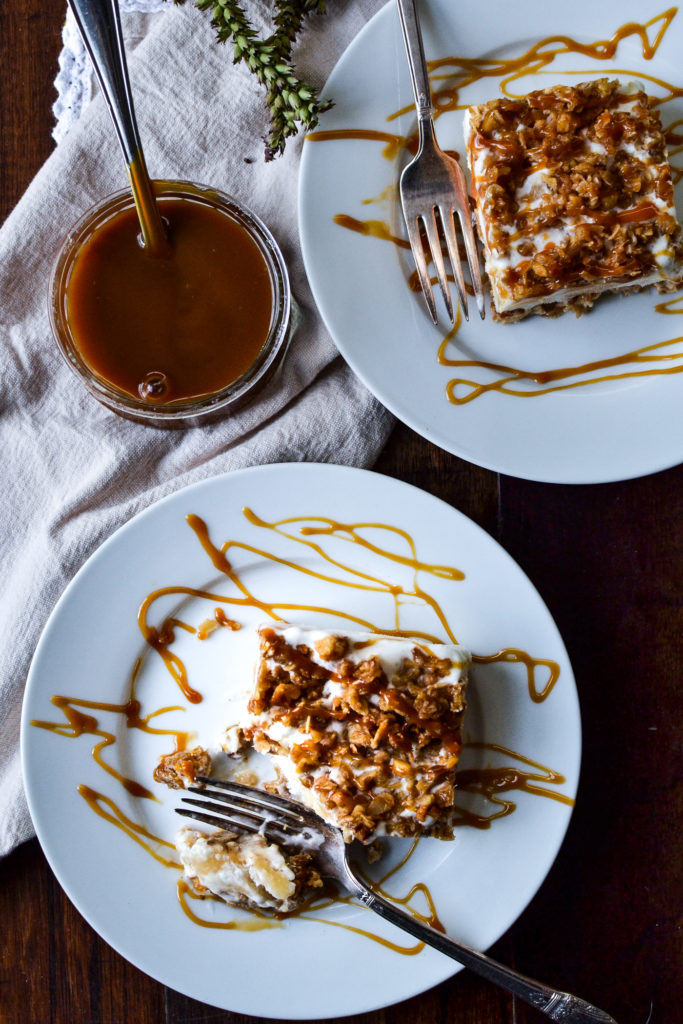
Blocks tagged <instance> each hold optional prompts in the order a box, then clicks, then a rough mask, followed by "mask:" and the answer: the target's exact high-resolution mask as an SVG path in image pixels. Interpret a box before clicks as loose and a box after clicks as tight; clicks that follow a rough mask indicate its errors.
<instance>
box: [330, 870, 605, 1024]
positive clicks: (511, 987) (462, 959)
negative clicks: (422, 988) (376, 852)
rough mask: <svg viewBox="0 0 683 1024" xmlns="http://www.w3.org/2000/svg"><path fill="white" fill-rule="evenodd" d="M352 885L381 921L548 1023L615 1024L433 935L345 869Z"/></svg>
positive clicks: (565, 996) (600, 1013) (598, 1012)
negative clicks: (466, 969)
mask: <svg viewBox="0 0 683 1024" xmlns="http://www.w3.org/2000/svg"><path fill="white" fill-rule="evenodd" d="M348 870H349V874H350V877H351V879H352V881H351V880H350V881H349V887H350V888H351V889H352V891H353V893H354V895H355V896H357V897H358V899H359V900H360V901H361V903H363V905H364V906H366V907H368V908H369V909H370V910H374V912H375V913H376V914H379V916H380V917H383V918H384V919H385V920H386V921H390V922H391V924H395V925H397V926H398V927H399V928H401V929H402V930H403V931H405V932H409V933H410V934H411V935H414V936H415V938H417V939H421V940H422V942H426V943H427V945H429V946H433V947H434V949H438V950H439V952H440V953H445V954H446V956H450V957H451V958H452V959H453V960H457V961H458V962H459V963H461V964H463V966H465V967H469V968H470V970H473V971H476V973H477V974H480V975H481V976H482V977H484V978H488V980H489V981H492V982H494V984H496V985H500V986H501V988H505V989H507V991H508V992H512V993H514V995H516V996H519V997H520V999H524V1000H525V1002H527V1003H530V1004H531V1005H532V1006H534V1007H535V1008H536V1009H537V1010H540V1011H541V1012H542V1013H545V1014H546V1016H548V1017H549V1018H550V1019H551V1020H554V1021H559V1022H560V1024H616V1021H615V1020H614V1018H613V1017H610V1015H609V1014H608V1013H605V1012H604V1010H599V1009H598V1008H597V1007H595V1006H591V1004H590V1003H587V1002H586V1001H585V1000H583V999H579V998H578V997H577V996H573V995H570V994H569V993H568V992H557V991H556V990H555V989H552V988H549V987H548V986H547V985H542V984H541V983H540V982H538V981H534V980H533V979H532V978H527V977H525V976H524V975H523V974H518V973H517V971H513V970H512V969H511V968H510V967H505V966H504V965H503V964H499V963H497V962H496V961H495V960H492V959H491V958H490V957H488V956H486V955H485V954H484V953H479V952H477V951H476V950H474V949H470V948H469V946H463V945H461V944H460V943H459V942H455V941H454V940H453V939H449V938H448V936H447V935H443V934H442V933H441V932H437V931H436V930H435V929H434V928H430V926H429V925H427V924H423V923H422V921H417V920H416V919H415V918H414V917H411V916H410V915H409V914H406V913H405V912H404V911H402V910H399V909H398V908H397V907H395V906H394V905H393V903H390V902H389V901H388V900H385V899H384V897H383V896H380V895H379V893H376V892H373V891H371V890H369V889H366V888H365V886H364V885H363V884H362V883H361V882H360V881H359V879H358V878H356V876H355V875H354V874H352V872H351V869H350V868H348Z"/></svg>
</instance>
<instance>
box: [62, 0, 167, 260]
mask: <svg viewBox="0 0 683 1024" xmlns="http://www.w3.org/2000/svg"><path fill="white" fill-rule="evenodd" d="M68 4H69V7H70V8H71V10H72V12H73V15H74V18H75V19H76V24H77V25H78V30H79V32H80V33H81V37H82V39H83V44H84V46H85V48H86V50H87V51H88V55H89V57H90V60H91V61H92V64H93V68H94V70H95V74H96V75H97V80H98V82H99V83H100V87H101V89H102V92H103V94H104V98H105V100H106V102H107V106H108V107H109V113H110V114H111V117H112V120H113V122H114V127H115V128H116V134H117V135H118V138H119V142H120V143H121V149H122V150H123V155H124V157H125V159H126V165H127V169H128V179H129V181H130V187H131V189H132V191H133V199H134V200H135V208H136V210H137V214H138V219H139V221H140V228H141V231H142V241H143V245H144V247H145V248H146V249H148V250H149V252H150V254H151V255H153V256H166V255H168V253H169V252H170V246H169V243H168V239H167V237H166V231H165V228H164V222H163V220H162V219H161V214H160V213H159V208H158V206H157V203H156V200H155V198H154V190H153V188H152V182H151V181H150V178H149V174H148V171H147V164H146V163H145V157H144V153H143V151H142V143H141V142H140V135H139V132H138V126H137V122H136V120H135V109H134V107H133V95H132V92H131V88H130V80H129V78H128V67H127V64H126V51H125V49H124V45H123V33H122V31H121V18H120V15H119V5H118V0H68Z"/></svg>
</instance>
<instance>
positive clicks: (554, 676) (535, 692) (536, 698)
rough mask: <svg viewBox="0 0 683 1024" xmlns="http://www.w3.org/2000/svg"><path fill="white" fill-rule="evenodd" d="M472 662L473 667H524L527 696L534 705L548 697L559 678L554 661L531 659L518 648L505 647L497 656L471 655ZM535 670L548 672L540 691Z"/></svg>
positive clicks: (557, 666) (558, 667)
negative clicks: (519, 665)
mask: <svg viewBox="0 0 683 1024" xmlns="http://www.w3.org/2000/svg"><path fill="white" fill-rule="evenodd" d="M472 662H473V663H474V664H475V665H494V664H496V663H498V664H500V663H502V662H516V663H521V664H522V665H524V667H525V668H526V672H527V686H528V690H529V696H530V698H531V700H532V701H533V702H534V704H542V703H543V701H544V700H545V699H546V697H549V696H550V692H551V690H552V689H553V687H554V686H555V683H556V682H557V680H558V679H559V678H560V666H559V665H558V664H557V662H556V661H549V660H546V659H544V658H532V657H531V655H530V654H528V653H527V652H526V651H522V650H520V649H519V648H518V647H506V648H505V649H504V650H502V651H498V653H497V654H487V655H484V654H473V655H472ZM537 668H545V669H547V670H548V678H547V680H546V682H545V684H544V685H543V686H542V687H541V689H540V690H539V689H538V687H537V686H536V669H537Z"/></svg>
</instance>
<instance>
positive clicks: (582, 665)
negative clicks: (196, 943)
mask: <svg viewBox="0 0 683 1024" xmlns="http://www.w3.org/2000/svg"><path fill="white" fill-rule="evenodd" d="M62 18H63V4H62V3H61V2H60V0H56V2H53V3H51V4H46V3H38V2H37V0H22V2H20V0H2V3H0V47H1V53H2V59H1V60H0V219H4V217H6V216H7V215H8V214H9V213H10V211H11V209H12V208H13V206H14V205H15V203H16V202H17V201H18V199H19V198H20V196H21V194H22V192H23V191H24V189H25V188H26V186H27V185H28V183H29V181H30V180H31V178H32V176H33V175H34V174H35V173H36V171H37V170H38V169H39V167H40V165H41V164H42V162H43V161H44V160H45V159H46V157H47V156H49V154H50V152H51V150H52V145H53V144H52V141H51V137H50V132H51V128H52V114H51V106H52V103H53V101H54V98H55V94H54V90H53V85H52V82H53V79H54V75H55V69H56V61H57V54H58V51H59V46H60V30H61V24H62ZM1 302H2V297H1V296H0V304H1ZM681 429H683V423H682V427H681ZM376 468H377V470H378V471H379V472H381V473H386V474H388V475H390V476H394V477H397V478H399V479H401V480H405V481H408V482H410V483H413V484H416V485H417V486H419V487H421V488H423V489H424V490H426V491H429V492H430V493H432V494H434V495H437V496H438V497H440V498H442V499H444V500H445V501H447V502H448V503H450V504H451V505H453V506H454V507H456V508H458V509H460V510H461V511H462V512H464V513H465V514H466V515H468V516H469V517H470V518H472V519H473V520H474V521H475V522H477V523H478V524H479V525H480V526H482V527H483V528H484V529H485V530H486V531H488V533H490V534H491V535H492V536H493V537H495V538H496V539H497V540H498V541H499V542H500V543H501V544H502V545H503V546H504V547H505V548H506V549H507V550H508V551H509V552H510V554H511V555H512V556H513V557H514V558H515V559H516V560H517V561H518V562H519V564H520V565H521V567H522V568H523V569H524V570H525V572H526V573H527V574H528V575H529V577H530V578H531V580H532V581H533V583H534V584H535V585H536V586H537V587H538V589H539V590H540V592H541V594H542V596H543V597H544V599H545V601H546V602H547V604H548V606H549V608H550V611H551V613H552V614H553V616H554V618H555V620H556V622H557V624H558V626H559V629H560V631H561V633H562V635H563V638H564V640H565V643H566V645H567V647H568V650H569V655H570V658H571V660H572V663H573V666H574V670H575V674H576V678H577V685H578V688H579V697H580V701H581V708H582V719H583V730H584V755H583V767H582V776H581V783H580V789H579V796H578V801H577V806H576V810H575V813H574V816H573V819H572V823H571V825H570V828H569V833H568V836H567V839H566V841H565V843H564V845H563V847H562V849H561V851H560V854H559V856H558V858H557V861H556V863H555V865H554V867H553V868H552V870H551V872H550V874H549V876H548V878H547V880H546V882H545V883H544V884H543V886H542V887H541V889H540V891H539V893H538V894H537V896H536V897H535V899H534V900H533V901H532V903H531V905H530V906H529V908H528V909H527V910H526V912H525V913H524V914H523V915H522V917H521V919H520V920H519V921H518V922H517V923H516V924H515V925H514V926H513V927H512V928H511V929H510V930H509V932H508V933H507V934H506V935H505V936H503V938H502V939H501V940H500V941H499V942H498V943H497V944H496V946H495V947H494V948H493V950H492V953H493V955H494V956H496V957H497V958H498V959H500V960H503V961H505V962H508V963H510V964H511V965H513V966H515V967H517V968H518V969H520V970H522V971H524V972H525V973H527V974H530V975H532V976H535V977H538V978H540V979H543V980H545V981H547V982H549V983H552V984H554V985H557V986H559V987H561V988H564V989H567V990H569V991H573V992H575V993H577V994H579V995H581V996H583V997H584V998H586V999H589V1000H591V1001H592V1002H594V1003H595V1004H597V1005H598V1006H601V1007H603V1008H604V1009H606V1010H608V1011H609V1012H610V1013H611V1014H612V1015H613V1016H614V1017H615V1019H616V1020H617V1021H618V1022H619V1024H676V1022H677V1021H678V1020H680V1019H681V1006H683V981H682V976H683V971H682V967H683V961H682V957H681V953H682V947H681V938H680V905H681V870H680V869H681V837H680V821H681V810H682V808H681V803H682V801H681V790H682V784H681V752H680V735H681V725H680V699H679V692H680V680H681V676H682V667H683V666H682V662H683V658H682V650H681V647H682V645H681V625H682V616H681V570H682V569H683V550H682V548H683V544H682V542H681V512H682V502H681V493H682V488H683V470H681V468H680V467H679V468H678V469H674V470H670V471H668V472H664V473H659V474H657V475H654V476H650V477H645V478H642V479H640V480H634V481H627V482H624V483H617V484H608V485H600V486H589V487H575V486H559V485H550V484H535V483H529V482H525V481H520V480H515V479H512V478H509V477H504V476H499V475H496V474H494V473H491V472H489V471H487V470H483V469H479V468H477V467H474V466H471V465H469V464H467V463H465V462H463V461H461V460H460V459H457V458H455V457H453V456H450V455H448V454H446V453H444V452H442V451H440V450H439V449H437V448H436V447H434V446H433V445H431V444H429V443H428V442H427V441H424V440H422V439H421V438H420V437H418V436H417V435H416V434H414V433H412V432H411V431H410V430H409V429H408V428H406V427H404V426H402V425H398V426H397V427H396V429H395V430H394V433H393V435H392V437H391V439H390V442H389V444H388V446H387V448H386V451H385V452H384V453H383V455H382V457H381V458H380V460H379V462H378V464H377V467H376ZM529 856H533V851H530V852H529ZM492 884H493V883H492ZM406 969H409V965H408V966H407V967H406V965H405V963H404V962H403V961H401V963H400V964H397V970H406ZM350 982H352V979H350ZM264 983H266V981H265V980H264ZM300 983H303V982H302V981H301V980H300V979H295V978H294V979H292V984H300ZM307 983H308V984H310V983H311V982H310V980H309V981H308V982H307ZM313 983H314V982H313ZM274 1005H275V1004H274ZM354 1019H355V1020H357V1021H362V1022H363V1024H539V1022H540V1021H542V1020H545V1019H546V1018H545V1017H542V1016H541V1015H540V1014H538V1013H537V1012H535V1011H533V1010H531V1009H529V1008H528V1007H526V1006H525V1005H524V1004H521V1003H518V1002H516V1001H514V1000H513V999H511V998H510V997H508V996H507V995H505V994H503V993H501V992H500V991H498V990H497V989H495V988H494V987H492V986H491V985H489V984H487V983H485V982H483V981H480V980H479V979H478V978H476V977H475V976H474V975H472V974H470V973H468V972H466V971H464V972H462V973H460V974H459V975H458V976H456V977H455V978H453V979H452V980H451V981H449V982H445V983H444V984H443V985H441V986H439V987H438V988H436V989H433V990H432V991H430V992H427V993H425V994H424V995H421V996H419V997H416V998H414V999H411V1000H409V1001H408V1002H405V1003H403V1004H400V1005H398V1006H394V1007H391V1008H389V1009H386V1010H383V1011H380V1012H377V1013H371V1014H366V1015H362V1016H360V1017H357V1018H354ZM249 1020H253V1018H248V1017H243V1016H241V1015H239V1014H233V1013H228V1012H225V1011H222V1010H217V1009H215V1008H212V1007H210V1006H207V1005H204V1004H202V1003H199V1002H196V1001H194V1000H192V999H188V998H186V997H184V996H182V995H179V994H177V993H175V992H174V991H172V990H171V989H168V988H165V987H164V986H162V985H160V984H158V983H157V982H155V981H153V980H151V979H150V978H148V977H147V976H145V975H144V974H142V973H141V972H140V971H139V970H137V969H136V968H135V967H132V966H131V965H130V964H128V963H127V962H126V961H125V960H124V959H123V958H122V957H120V956H119V955H118V954H117V953H115V952H114V951H113V950H112V949H111V948H110V947H109V946H108V945H107V944H106V943H105V942H103V941H102V940H101V939H100V938H99V937H98V936H97V935H96V934H95V933H94V932H93V931H92V929H91V928H90V927H89V926H88V925H87V924H86V923H85V921H84V920H83V919H82V918H81V916H80V915H79V913H78V912H77V911H76V910H75V909H74V908H73V906H72V905H71V903H70V902H69V900H68V899H67V898H66V897H65V895H64V894H63V892H62V890H61V888H60V887H59V885H58V883H57V882H56V881H55V879H54V877H53V875H52V873H51V871H50V869H49V868H48V866H47V864H46V861H45V859H44V857H43V854H42V852H41V850H40V848H39V846H38V844H37V841H36V840H33V841H31V842H28V843H26V844H24V846H22V847H21V848H19V849H18V850H17V851H16V852H15V853H13V854H12V855H10V856H9V857H8V858H6V859H5V860H4V861H3V862H2V863H1V864H0V1024H105V1022H106V1024H119V1022H120V1024H124V1022H126V1024H128V1022H133V1024H162V1022H163V1024H189V1022H193V1024H199V1022H216V1024H228V1022H229V1024H237V1022H240V1021H245V1022H246V1021H249Z"/></svg>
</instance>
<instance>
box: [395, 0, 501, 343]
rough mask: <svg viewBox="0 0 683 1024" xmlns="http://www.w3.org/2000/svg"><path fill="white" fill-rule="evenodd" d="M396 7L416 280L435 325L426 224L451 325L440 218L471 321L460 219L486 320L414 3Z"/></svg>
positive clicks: (463, 193) (473, 248) (465, 204)
mask: <svg viewBox="0 0 683 1024" xmlns="http://www.w3.org/2000/svg"><path fill="white" fill-rule="evenodd" d="M397 2H398V12H399V15H400V19H401V28H402V29H403V39H404V41H405V44H406V53H407V54H408V64H409V65H410V77H411V80H412V83H413V92H414V93H415V107H416V110H417V128H418V139H419V142H418V151H417V155H416V156H415V157H414V158H413V160H411V162H410V163H409V164H408V166H407V167H405V168H404V170H403V173H402V174H401V181H400V192H401V205H402V207H403V216H404V217H405V222H406V227H407V229H408V240H409V241H410V248H411V249H412V251H413V257H414V259H415V265H416V267H417V275H418V278H419V280H420V285H421V287H422V291H423V293H424V297H425V300H426V302H427V308H428V309H429V314H430V316H431V318H432V321H433V322H434V323H438V316H437V312H436V303H435V301H434V293H433V291H432V283H431V280H430V277H429V270H428V268H427V260H426V258H425V253H424V248H423V245H422V237H421V233H420V224H422V227H423V229H424V232H425V234H426V237H427V242H428V244H429V252H430V255H431V258H432V260H433V262H434V266H435V268H436V276H437V279H438V282H439V285H440V288H441V294H442V295H443V299H444V302H445V304H446V309H447V311H448V315H449V317H450V321H451V323H453V322H454V317H453V303H452V302H451V294H450V290H449V287H448V278H447V275H446V267H445V265H444V259H443V253H442V250H441V239H440V237H439V225H438V223H437V217H436V213H437V211H438V214H439V220H440V222H441V230H442V232H443V237H444V239H445V242H446V248H447V250H448V256H449V259H450V264H451V267H452V270H453V277H454V278H455V283H456V287H457V289H458V295H459V296H460V303H461V306H462V311H463V313H464V314H465V319H466V320H469V312H468V309H467V292H466V290H465V282H464V279H463V274H462V265H461V261H460V254H459V252H458V239H457V236H456V233H455V215H456V214H457V215H458V220H459V222H460V230H461V232H462V238H463V242H464V243H465V252H466V253H467V263H468V265H469V268H470V277H471V278H472V287H473V288H474V295H475V298H476V300H477V307H478V309H479V315H480V316H481V318H482V320H483V319H484V286H483V284H482V280H481V269H480V266H479V256H478V253H477V243H476V240H475V237H474V231H473V229H472V217H471V214H470V203H469V198H468V195H467V185H466V183H465V175H464V174H463V171H462V168H461V166H460V164H459V163H458V161H457V160H454V159H453V157H451V156H448V155H447V154H446V153H444V152H443V150H442V149H440V148H439V144H438V143H437V141H436V135H435V132H434V118H433V116H432V115H433V109H434V108H433V106H432V96H431V90H430V87H429V75H428V73H427V63H426V61H425V54H424V45H423V43H422V33H421V31H420V22H419V19H418V16H417V8H416V6H415V0H397Z"/></svg>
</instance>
